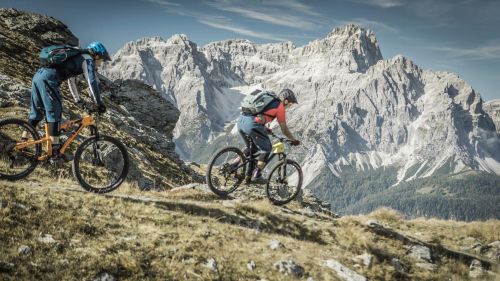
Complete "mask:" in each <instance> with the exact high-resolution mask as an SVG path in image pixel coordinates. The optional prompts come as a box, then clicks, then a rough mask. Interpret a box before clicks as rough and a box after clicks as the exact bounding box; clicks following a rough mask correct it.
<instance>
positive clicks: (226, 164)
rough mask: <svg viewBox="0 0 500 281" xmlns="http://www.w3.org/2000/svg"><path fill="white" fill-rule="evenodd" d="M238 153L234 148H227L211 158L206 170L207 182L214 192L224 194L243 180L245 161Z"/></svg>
mask: <svg viewBox="0 0 500 281" xmlns="http://www.w3.org/2000/svg"><path fill="white" fill-rule="evenodd" d="M240 154H241V152H240V151H239V150H238V149H236V148H227V149H223V150H222V151H219V152H218V153H217V154H216V156H215V158H213V159H212V161H211V163H210V165H209V168H208V171H207V182H208V184H209V187H210V188H211V189H212V190H213V191H214V192H215V193H216V194H218V195H221V196H225V195H227V194H229V193H231V192H233V191H234V190H235V189H236V188H237V187H238V186H239V185H240V184H241V182H242V181H243V179H244V174H245V173H244V171H245V163H244V161H243V159H242V158H243V157H242V156H240Z"/></svg>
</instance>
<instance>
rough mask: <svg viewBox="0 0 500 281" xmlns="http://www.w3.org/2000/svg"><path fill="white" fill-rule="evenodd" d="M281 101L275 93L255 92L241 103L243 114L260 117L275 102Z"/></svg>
mask: <svg viewBox="0 0 500 281" xmlns="http://www.w3.org/2000/svg"><path fill="white" fill-rule="evenodd" d="M275 100H279V98H278V97H277V96H276V94H275V93H274V92H270V91H266V90H263V91H261V90H255V91H253V92H252V93H251V94H249V95H247V96H246V97H245V98H244V99H243V101H242V102H241V112H243V113H246V114H250V115H258V114H260V113H262V111H264V109H266V107H267V106H268V105H269V104H270V103H271V102H273V101H275Z"/></svg>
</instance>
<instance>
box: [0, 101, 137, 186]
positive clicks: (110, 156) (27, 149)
mask: <svg viewBox="0 0 500 281" xmlns="http://www.w3.org/2000/svg"><path fill="white" fill-rule="evenodd" d="M94 112H95V111H92V110H88V114H89V115H88V116H85V117H83V118H81V119H78V120H72V121H67V122H64V123H63V124H62V125H61V126H60V130H61V131H62V132H66V133H69V134H70V135H69V137H68V138H67V140H66V141H65V142H64V144H63V145H62V147H61V150H60V151H61V153H64V151H65V150H66V149H68V146H69V145H70V144H71V143H72V142H73V141H74V140H75V139H76V138H77V137H78V136H79V135H80V133H81V132H82V131H83V129H85V128H89V129H90V134H91V136H90V137H89V138H87V139H86V140H84V141H83V142H82V143H81V144H80V145H79V146H78V148H77V149H76V152H75V155H74V158H73V163H72V170H73V176H74V177H75V179H76V180H77V181H78V183H79V184H80V185H81V186H82V187H83V188H84V189H85V190H87V191H90V192H96V193H105V192H110V191H113V190H115V189H116V188H118V187H119V186H120V185H121V184H122V183H123V181H124V180H125V178H126V177H127V174H128V169H129V157H128V153H127V149H126V148H125V146H124V145H123V144H122V143H121V142H120V141H119V140H117V139H115V138H113V137H110V136H107V135H103V134H99V130H98V120H99V118H98V117H96V118H94V117H92V115H91V114H92V113H94ZM23 132H26V133H27V134H28V138H27V140H26V139H23V140H21V136H22V135H23ZM42 147H45V148H46V150H45V151H43V149H42ZM51 152H52V142H51V140H50V138H49V136H48V125H47V123H45V136H42V137H40V135H39V133H38V132H37V130H36V129H35V128H34V127H33V126H31V125H30V124H29V123H28V122H26V121H24V120H21V119H16V118H8V119H3V120H0V179H5V180H20V179H22V178H25V177H27V176H28V175H29V174H31V173H32V172H33V171H34V170H35V168H36V166H37V165H38V164H39V163H43V162H48V160H49V159H50V157H51V156H52V155H51Z"/></svg>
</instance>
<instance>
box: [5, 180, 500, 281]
mask: <svg viewBox="0 0 500 281" xmlns="http://www.w3.org/2000/svg"><path fill="white" fill-rule="evenodd" d="M49 186H51V187H49ZM120 194H124V195H126V196H129V197H128V198H123V197H104V196H99V195H94V194H89V193H84V192H80V188H79V187H77V186H74V185H73V183H72V182H71V181H67V180H59V181H52V182H49V181H48V180H43V179H42V180H40V178H38V179H30V181H21V182H16V183H11V182H5V181H0V202H1V203H0V206H1V207H0V225H1V228H0V244H1V245H2V247H1V248H0V279H1V280H35V279H36V280H92V279H93V278H95V277H96V276H98V275H99V274H100V273H102V272H108V273H110V274H113V275H114V276H116V277H118V278H120V280H122V279H125V280H138V279H150V280H155V279H161V280H165V279H166V280H259V279H260V278H266V279H267V280H290V279H291V277H290V276H285V275H283V274H282V273H279V272H278V271H277V270H275V269H274V268H273V264H274V263H275V262H276V261H278V260H282V259H288V258H289V257H291V258H292V259H293V260H294V261H295V262H297V263H298V264H300V265H302V266H303V267H304V268H305V272H306V274H305V276H304V277H303V278H302V280H305V279H307V276H311V277H313V278H314V280H337V279H336V278H337V277H335V274H334V273H333V272H332V271H331V270H330V269H327V268H325V267H324V266H323V263H324V260H326V259H331V258H334V259H337V260H338V261H340V262H341V263H343V264H344V265H346V266H348V267H350V268H355V267H354V263H353V261H352V260H351V257H353V256H356V255H359V254H362V253H363V252H365V251H368V252H371V253H373V254H374V255H375V256H376V258H375V261H374V265H373V266H372V267H371V268H370V269H368V268H358V269H356V270H357V271H358V272H359V273H361V274H363V275H364V276H366V277H368V278H370V279H371V280H391V279H401V278H403V279H404V278H411V279H415V280H431V279H434V280H444V279H445V278H446V279H447V278H448V277H452V278H453V280H464V279H466V276H467V274H468V265H466V264H463V263H461V262H459V261H454V260H448V259H447V258H442V259H441V260H440V262H439V263H438V265H439V269H438V270H437V271H435V272H426V271H424V270H421V269H419V268H418V267H415V266H413V265H412V264H413V263H414V262H415V261H413V260H411V259H410V258H408V257H407V256H406V250H405V248H404V245H403V244H402V243H401V242H400V241H397V240H392V239H388V238H385V237H381V236H377V235H376V234H374V233H372V232H370V231H369V230H368V229H367V228H366V227H365V226H364V222H365V221H366V220H367V219H370V218H375V219H377V220H379V221H382V222H384V223H387V224H389V225H391V226H392V227H393V228H395V229H400V230H402V231H405V232H407V233H409V234H415V235H417V236H419V235H420V237H419V238H421V239H424V240H426V241H431V242H433V243H441V244H443V245H446V246H449V247H451V248H453V247H455V248H456V247H458V246H459V245H460V243H462V241H463V238H465V237H470V236H472V237H475V238H476V239H478V241H480V242H481V243H483V244H485V243H489V242H491V241H495V240H500V231H499V225H500V224H499V222H498V221H487V222H473V223H464V222H453V221H439V220H412V221H404V220H401V218H400V217H399V216H398V215H397V214H395V213H394V212H393V211H386V210H382V211H378V212H376V213H373V214H372V215H371V216H368V217H356V216H353V217H344V218H340V219H332V218H330V217H327V216H325V215H321V214H315V215H313V216H312V217H311V215H309V216H308V215H305V214H308V213H307V212H304V210H303V209H301V208H300V207H299V206H298V204H297V203H292V204H290V205H289V206H287V208H286V209H284V208H278V207H275V206H272V205H271V204H269V203H268V202H267V200H256V201H251V202H245V203H242V201H237V200H233V201H221V200H219V199H218V198H216V197H215V196H214V195H212V194H210V193H203V192H201V191H195V190H180V191H171V192H162V193H160V192H142V193H139V192H138V191H136V189H135V188H133V187H130V186H123V187H121V188H120V190H118V191H116V192H115V193H114V194H113V195H115V196H118V195H120ZM130 196H132V198H130ZM137 197H140V198H144V197H148V198H151V199H152V200H153V201H155V200H156V202H152V201H150V202H149V203H144V202H141V201H138V200H137V199H133V198H137ZM419 233H420V234H419ZM44 234H50V235H52V236H53V238H54V239H55V240H56V242H55V243H49V244H44V243H41V242H39V241H37V238H38V237H40V236H41V235H44ZM272 239H276V240H279V241H281V242H282V243H283V244H284V247H283V248H280V249H278V250H271V249H269V247H268V244H269V241H270V240H272ZM21 245H27V246H29V247H30V248H32V253H30V254H28V255H21V254H18V248H19V247H20V246H21ZM393 257H395V258H399V259H401V261H402V262H403V263H404V264H406V265H409V267H410V270H409V272H408V274H406V275H398V274H397V273H396V272H395V271H394V268H393V267H392V266H391V265H390V259H391V258H393ZM210 258H214V259H215V260H216V261H217V263H218V267H219V271H218V272H213V271H211V270H209V269H208V268H207V267H206V266H204V265H205V264H206V262H207V260H208V259H210ZM250 260H253V261H255V263H256V265H257V267H256V269H255V270H253V271H250V270H248V269H247V267H246V264H247V263H248V262H249V261H250Z"/></svg>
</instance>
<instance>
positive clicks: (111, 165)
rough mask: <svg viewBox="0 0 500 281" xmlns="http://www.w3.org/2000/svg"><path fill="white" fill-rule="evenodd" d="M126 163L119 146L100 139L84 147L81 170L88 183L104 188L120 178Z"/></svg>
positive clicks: (80, 164) (97, 187) (80, 163)
mask: <svg viewBox="0 0 500 281" xmlns="http://www.w3.org/2000/svg"><path fill="white" fill-rule="evenodd" d="M124 165H125V163H124V159H123V157H122V154H121V152H120V150H119V148H118V147H116V146H115V145H114V144H113V143H111V142H107V141H105V140H99V141H97V142H92V143H91V145H88V146H86V147H85V148H84V150H83V152H82V155H81V159H80V162H79V171H80V174H81V176H82V179H83V180H84V181H85V182H86V183H87V184H89V185H91V186H92V187H94V188H96V189H100V188H102V189H104V188H106V187H108V186H110V185H113V184H114V183H115V182H116V181H117V180H118V179H119V178H120V175H121V172H122V171H123V169H124Z"/></svg>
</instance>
